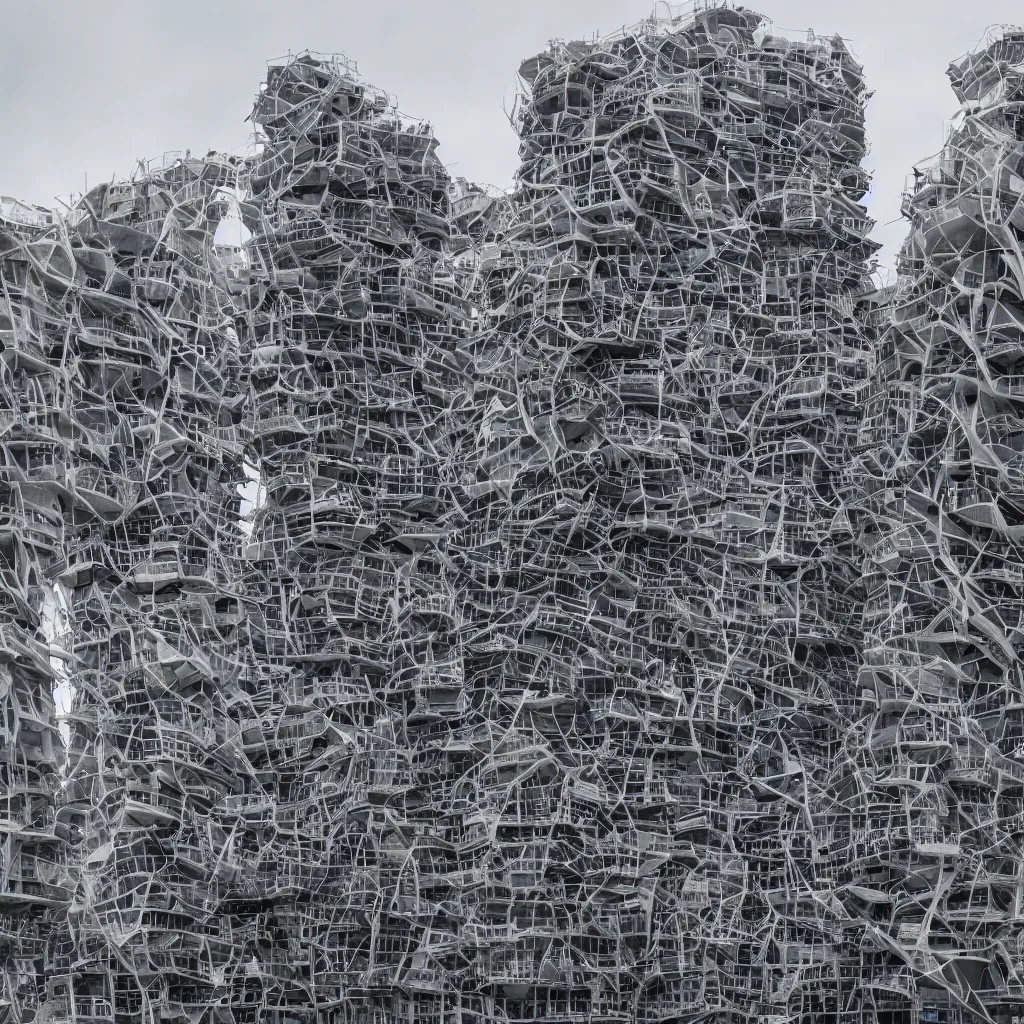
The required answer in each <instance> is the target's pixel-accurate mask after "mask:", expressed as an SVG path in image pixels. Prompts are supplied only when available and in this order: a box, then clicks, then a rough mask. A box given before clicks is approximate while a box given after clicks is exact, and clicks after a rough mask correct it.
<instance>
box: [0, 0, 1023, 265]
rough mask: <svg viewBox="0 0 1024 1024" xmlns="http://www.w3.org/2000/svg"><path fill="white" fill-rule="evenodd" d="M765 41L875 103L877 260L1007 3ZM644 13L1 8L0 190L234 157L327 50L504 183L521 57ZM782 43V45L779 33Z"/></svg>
mask: <svg viewBox="0 0 1024 1024" xmlns="http://www.w3.org/2000/svg"><path fill="white" fill-rule="evenodd" d="M748 6H751V7H754V8H755V9H759V10H760V11H761V13H763V14H765V15H767V16H768V17H770V18H772V19H773V21H774V22H775V25H776V26H777V27H778V29H779V30H783V29H786V30H794V33H800V32H802V31H805V30H806V29H807V28H813V29H814V30H815V31H816V32H817V33H819V34H829V35H831V34H833V33H835V32H838V33H840V34H841V35H842V36H843V37H844V38H846V39H848V40H849V41H850V44H851V46H852V48H853V50H854V53H856V54H857V56H858V57H859V59H860V60H861V61H862V62H863V63H864V65H865V68H866V72H867V76H868V83H869V87H870V88H872V89H874V91H875V98H874V99H873V100H872V101H871V105H870V107H869V108H868V129H869V132H870V137H871V140H872V153H871V156H870V157H869V165H870V166H871V167H872V168H873V170H874V171H875V187H874V189H873V192H872V194H871V196H870V197H869V205H870V208H871V212H872V215H873V216H874V217H875V218H876V219H877V220H878V221H879V227H878V229H877V232H876V237H878V239H879V240H880V241H883V242H885V243H886V249H885V250H883V252H882V254H881V258H882V260H883V261H885V262H890V261H891V260H892V258H893V257H894V255H895V250H896V248H897V247H898V245H899V243H900V241H901V239H902V237H903V225H902V223H901V222H899V221H898V220H897V222H896V223H895V224H888V225H887V223H886V222H890V221H893V220H895V219H897V218H899V203H900V194H901V192H902V190H903V188H904V183H905V180H906V176H907V174H908V172H909V171H910V168H911V166H912V165H913V164H914V162H915V161H918V160H921V159H922V158H924V157H927V156H929V155H931V154H933V153H935V152H936V151H937V150H938V149H939V148H940V147H941V145H942V141H943V138H944V131H945V124H946V120H947V119H948V118H950V117H951V116H952V115H953V114H954V113H955V110H956V100H955V99H954V97H953V94H952V92H951V91H950V89H949V86H948V83H947V81H946V78H945V74H944V72H945V69H946V67H947V65H948V64H949V63H950V61H952V60H953V59H955V58H957V57H959V56H960V55H961V54H963V53H965V52H966V51H967V50H969V49H973V48H974V46H975V45H976V44H977V42H978V41H979V39H980V38H981V36H982V35H983V33H984V31H985V29H986V28H987V27H988V26H989V25H992V24H998V23H1004V22H1009V23H1013V22H1014V20H1015V19H1016V20H1017V21H1024V6H1022V5H1021V3H1020V0H974V2H964V0H760V3H757V2H749V3H748ZM651 9H652V5H651V0H505V2H497V0H431V2H425V0H277V2H270V0H130V2H129V0H93V2H91V3H85V2H83V0H35V2H33V3H26V2H25V0H0V96H2V98H3V100H2V103H0V140H2V141H0V193H3V194H6V195H13V196H16V197H18V198H20V199H25V200H29V201H33V202H39V203H45V204H48V205H50V204H52V202H53V198H54V197H55V196H58V195H67V194H68V193H70V192H73V191H81V189H82V187H83V185H84V181H85V175H88V178H89V181H90V182H92V183H93V184H95V183H96V182H98V181H101V180H106V179H109V178H110V177H111V176H112V175H124V174H127V173H129V172H130V171H131V169H132V166H133V165H134V163H135V161H136V160H137V159H138V158H139V157H147V158H148V157H154V156H158V155H159V154H161V153H163V152H164V151H165V150H183V149H186V148H191V149H192V150H193V151H199V152H205V151H206V150H208V149H220V150H228V151H230V150H235V149H241V148H243V147H244V146H245V144H246V141H247V138H248V135H249V130H250V126H249V125H248V124H246V123H245V117H246V116H247V115H248V113H249V110H250V107H251V103H252V98H253V96H254V94H255V93H256V91H257V89H258V88H259V84H260V81H261V80H262V78H263V76H264V71H265V68H266V62H267V61H268V60H269V59H271V58H274V57H278V56H281V55H283V54H286V53H288V52H289V50H291V51H292V52H296V51H299V50H302V49H306V48H309V49H312V50H320V51H324V52H334V51H340V52H343V53H345V54H346V55H347V56H348V57H350V58H352V59H354V60H356V61H357V62H358V64H359V69H360V71H361V72H362V74H363V76H364V77H365V78H367V79H368V80H369V81H370V82H372V83H373V84H374V85H376V86H378V87H380V88H382V89H386V90H387V91H388V92H390V93H391V94H392V95H395V96H397V97H398V101H399V106H400V108H401V109H402V110H404V111H405V112H407V113H408V114H411V115H414V116H417V117H425V118H429V119H430V120H431V121H432V122H433V124H434V125H435V129H436V133H437V136H438V138H439V139H440V140H441V150H440V154H441V156H442V157H443V159H444V160H445V162H446V164H447V165H448V167H449V169H450V171H451V173H452V174H453V175H462V176H464V177H467V178H470V179H474V180H477V181H483V182H488V183H490V184H494V185H499V186H505V185H508V184H509V183H510V182H511V180H512V175H513V173H514V171H515V168H516V163H517V157H516V138H515V135H514V133H513V131H512V129H511V127H510V126H509V124H508V121H507V119H506V116H505V114H504V113H503V110H502V106H503V104H504V105H505V106H506V107H508V108H509V109H511V104H512V99H513V96H514V92H515V72H516V69H517V68H518V66H519V63H520V61H521V60H522V59H523V58H525V57H527V56H529V55H531V54H533V53H536V52H537V51H539V50H541V49H543V48H544V47H545V46H546V44H547V41H548V40H549V39H552V38H556V37H561V38H579V37H582V36H589V35H591V34H592V33H594V32H595V31H599V32H602V33H603V32H609V31H613V30H615V29H617V28H620V27H621V26H622V25H628V24H632V23H634V22H636V21H638V20H640V19H641V18H643V17H646V16H647V15H648V14H650V12H651ZM789 34H793V33H789Z"/></svg>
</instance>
